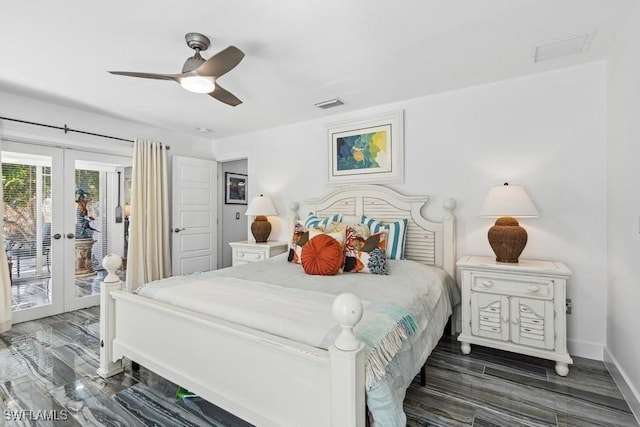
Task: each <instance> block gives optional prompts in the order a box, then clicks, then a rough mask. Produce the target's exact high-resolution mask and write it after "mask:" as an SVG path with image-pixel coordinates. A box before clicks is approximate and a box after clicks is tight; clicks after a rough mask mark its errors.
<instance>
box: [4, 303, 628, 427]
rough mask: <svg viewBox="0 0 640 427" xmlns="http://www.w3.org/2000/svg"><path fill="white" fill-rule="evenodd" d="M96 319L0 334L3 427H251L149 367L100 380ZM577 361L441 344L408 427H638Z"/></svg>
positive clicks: (50, 321)
mask: <svg viewBox="0 0 640 427" xmlns="http://www.w3.org/2000/svg"><path fill="white" fill-rule="evenodd" d="M98 317H99V310H98V308H97V307H94V308H90V309H86V310H79V311H76V312H72V313H65V314H62V315H58V316H52V317H48V318H45V319H40V320H37V321H33V322H25V323H21V324H18V325H15V326H14V328H13V329H11V330H10V331H9V332H7V333H4V334H0V413H1V414H2V416H0V425H7V426H14V425H31V426H36V425H37V426H54V427H57V426H89V425H91V426H94V425H95V426H144V425H147V426H232V427H246V426H248V424H247V423H245V422H243V421H242V420H239V419H238V418H236V417H234V416H232V415H230V414H228V413H226V412H224V411H222V410H221V409H219V408H217V407H215V406H214V405H211V404H210V403H209V402H206V401H204V400H203V399H200V398H190V399H177V398H176V397H175V393H176V388H177V387H176V385H175V384H172V383H171V382H169V381H167V380H165V379H163V378H161V377H159V376H158V375H155V374H154V373H153V372H150V371H147V370H145V369H144V368H142V369H141V370H140V371H139V372H136V373H132V372H131V371H130V369H129V370H127V372H125V373H124V374H120V375H117V376H114V377H112V378H110V379H108V380H103V379H101V378H100V377H98V376H97V375H96V374H95V372H96V369H97V366H98V342H99V335H98V334H99V328H98V324H99V319H98ZM574 361H575V364H574V365H573V366H572V367H571V370H570V373H569V376H568V377H566V378H561V377H559V376H557V375H556V374H555V371H554V369H553V363H552V362H548V361H544V360H540V359H535V358H528V357H523V356H517V355H514V354H511V353H506V352H500V351H496V350H491V349H486V348H482V347H477V346H474V347H473V349H472V352H471V354H470V355H468V356H463V355H462V354H461V353H460V350H459V346H458V343H457V342H456V341H455V339H454V338H452V337H445V338H443V339H442V340H441V342H440V343H439V345H438V347H437V348H436V349H435V350H434V352H433V354H432V355H431V357H430V358H429V363H428V369H427V377H428V380H427V385H426V387H420V385H419V383H418V381H415V382H414V384H413V385H412V386H411V387H410V389H409V390H408V392H407V397H406V399H405V412H406V413H407V418H408V421H407V425H408V426H481V427H484V426H598V425H599V426H613V425H618V426H638V423H637V422H636V420H635V419H634V418H633V415H632V414H631V412H630V411H629V408H628V406H627V404H626V403H625V402H624V400H623V399H622V396H621V394H620V391H619V390H618V389H617V387H616V386H615V383H614V382H613V380H612V379H611V376H610V375H609V373H608V372H607V370H606V369H605V367H604V364H603V363H602V362H597V361H592V360H588V359H581V358H574ZM26 411H31V412H26ZM43 411H53V412H47V415H48V416H51V415H52V414H53V416H55V417H56V419H55V420H46V419H44V418H43ZM25 416H26V417H27V418H24V417H25ZM11 417H14V418H17V417H23V418H22V420H15V419H14V420H12V419H10V418H11ZM38 417H40V418H38ZM3 423H4V424H3ZM345 427H347V426H345Z"/></svg>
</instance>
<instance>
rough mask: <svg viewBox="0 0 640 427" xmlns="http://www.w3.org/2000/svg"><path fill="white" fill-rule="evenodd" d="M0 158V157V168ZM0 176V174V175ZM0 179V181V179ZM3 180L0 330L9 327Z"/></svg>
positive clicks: (0, 188) (0, 200) (0, 202)
mask: <svg viewBox="0 0 640 427" xmlns="http://www.w3.org/2000/svg"><path fill="white" fill-rule="evenodd" d="M0 156H2V138H0ZM1 168H2V159H1V157H0V170H1ZM0 176H1V175H0ZM0 181H2V180H1V179H0ZM3 192H4V182H0V229H2V233H0V332H5V331H8V330H9V329H11V281H10V280H9V263H8V262H7V253H6V252H5V251H4V248H5V246H4V195H3Z"/></svg>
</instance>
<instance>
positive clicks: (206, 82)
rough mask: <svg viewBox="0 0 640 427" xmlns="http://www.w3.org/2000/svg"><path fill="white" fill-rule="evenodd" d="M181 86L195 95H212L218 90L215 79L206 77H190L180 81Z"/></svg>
mask: <svg viewBox="0 0 640 427" xmlns="http://www.w3.org/2000/svg"><path fill="white" fill-rule="evenodd" d="M180 85H181V86H182V87H183V88H184V89H186V90H188V91H189V92H194V93H211V92H213V90H214V89H215V88H216V84H215V79H214V78H212V77H204V76H189V77H183V78H181V79H180Z"/></svg>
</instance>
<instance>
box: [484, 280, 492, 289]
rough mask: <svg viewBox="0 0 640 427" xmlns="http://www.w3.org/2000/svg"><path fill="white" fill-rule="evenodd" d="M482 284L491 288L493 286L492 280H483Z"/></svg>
mask: <svg viewBox="0 0 640 427" xmlns="http://www.w3.org/2000/svg"><path fill="white" fill-rule="evenodd" d="M481 284H482V286H484V287H485V288H490V287H492V286H493V282H492V281H491V280H483V281H482V283H481Z"/></svg>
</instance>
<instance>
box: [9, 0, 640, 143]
mask: <svg viewBox="0 0 640 427" xmlns="http://www.w3.org/2000/svg"><path fill="white" fill-rule="evenodd" d="M637 1H638V0H483V1H478V0H455V1H453V0H401V1H392V0H323V1H310V0H297V1H295V0H271V1H266V0H245V1H230V0H228V1H223V0H191V1H177V0H170V1H169V0H136V1H131V0H127V1H125V0H110V1H104V2H95V1H79V0H76V1H72V0H57V1H51V0H30V1H17V0H16V1H2V2H0V90H1V91H5V92H10V93H14V94H18V95H24V96H28V97H32V98H37V99H41V100H45V101H49V102H55V103H58V104H62V105H65V106H70V107H74V108H79V109H83V110H88V111H91V112H97V113H101V114H107V115H109V116H113V117H118V118H125V119H127V120H131V121H135V122H140V123H144V124H147V125H153V126H157V127H161V128H165V129H169V130H174V131H177V132H186V133H193V134H196V133H198V131H197V130H196V128H198V127H202V128H209V129H211V130H212V132H211V133H210V134H208V136H210V137H211V138H216V139H217V138H221V137H225V136H229V135H234V134H239V133H245V132H250V131H253V130H258V129H264V128H269V127H274V126H279V125H284V124H288V123H294V122H300V121H304V120H311V119H316V118H320V117H325V116H328V115H333V114H338V113H344V112H347V111H353V110H359V109H363V108H367V107H370V106H374V105H379V104H385V103H390V102H395V101H399V100H403V99H410V98H415V97H420V96H425V95H429V94H433V93H437V92H442V91H447V90H451V89H455V88H460V87H466V86H471V85H476V84H482V83H487V82H492V81H498V80H503V79H508V78H512V77H517V76H521V75H526V74H531V73H537V72H541V71H546V70H550V69H554V68H559V67H566V66H572V65H577V64H581V63H585V62H589V61H594V60H600V59H603V58H605V57H606V54H607V51H608V49H609V48H610V47H611V45H612V42H613V40H614V39H615V36H616V32H617V30H618V28H620V27H621V25H622V24H623V23H624V19H625V17H626V16H627V15H628V13H629V11H630V9H631V8H632V7H634V6H635V5H636V3H637ZM188 32H201V33H203V34H205V35H206V36H208V37H209V38H210V39H211V41H212V47H211V48H209V50H207V51H205V52H203V53H202V55H203V57H205V58H209V57H210V56H212V55H213V54H215V53H217V52H218V51H220V50H222V49H224V48H225V47H227V46H229V45H235V46H237V47H238V48H239V49H241V50H242V51H243V52H244V53H245V54H246V56H245V58H244V59H243V61H242V62H241V63H240V64H239V65H238V66H237V67H236V68H235V69H234V70H232V71H231V72H229V73H228V74H226V75H224V76H223V77H221V78H220V80H219V83H220V84H221V85H222V86H223V87H224V88H225V89H227V90H229V91H230V92H232V93H234V94H235V95H236V96H238V97H239V98H240V99H241V100H242V101H243V104H241V105H239V106H237V107H230V106H227V105H226V104H222V103H220V102H218V101H216V100H214V99H213V98H211V97H209V96H207V95H198V94H193V93H190V92H186V91H185V90H184V89H182V88H181V87H180V86H179V85H178V84H176V83H174V82H170V81H160V80H147V79H136V78H131V77H122V76H114V75H111V74H108V73H107V70H121V71H142V72H155V73H179V72H180V71H181V68H182V64H183V63H184V61H185V59H186V58H187V57H188V56H191V54H192V53H193V51H192V50H191V49H189V48H188V47H187V45H186V44H185V41H184V35H185V34H186V33H188ZM584 34H591V35H592V36H591V37H590V41H591V43H590V46H588V49H587V50H586V52H585V53H579V54H574V55H570V56H565V57H561V58H557V59H551V60H547V61H544V62H538V63H534V62H533V57H534V47H535V46H536V45H544V44H547V43H552V42H556V41H559V40H564V39H567V38H571V37H575V36H580V35H584ZM333 97H340V98H341V99H343V100H344V101H345V103H346V104H345V105H344V106H340V107H337V108H334V109H330V110H326V111H325V110H320V109H318V108H316V107H314V103H317V102H319V101H324V100H327V99H329V98H333ZM2 110H3V109H2V106H0V115H2V113H3V112H2ZM19 119H23V120H29V117H19Z"/></svg>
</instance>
